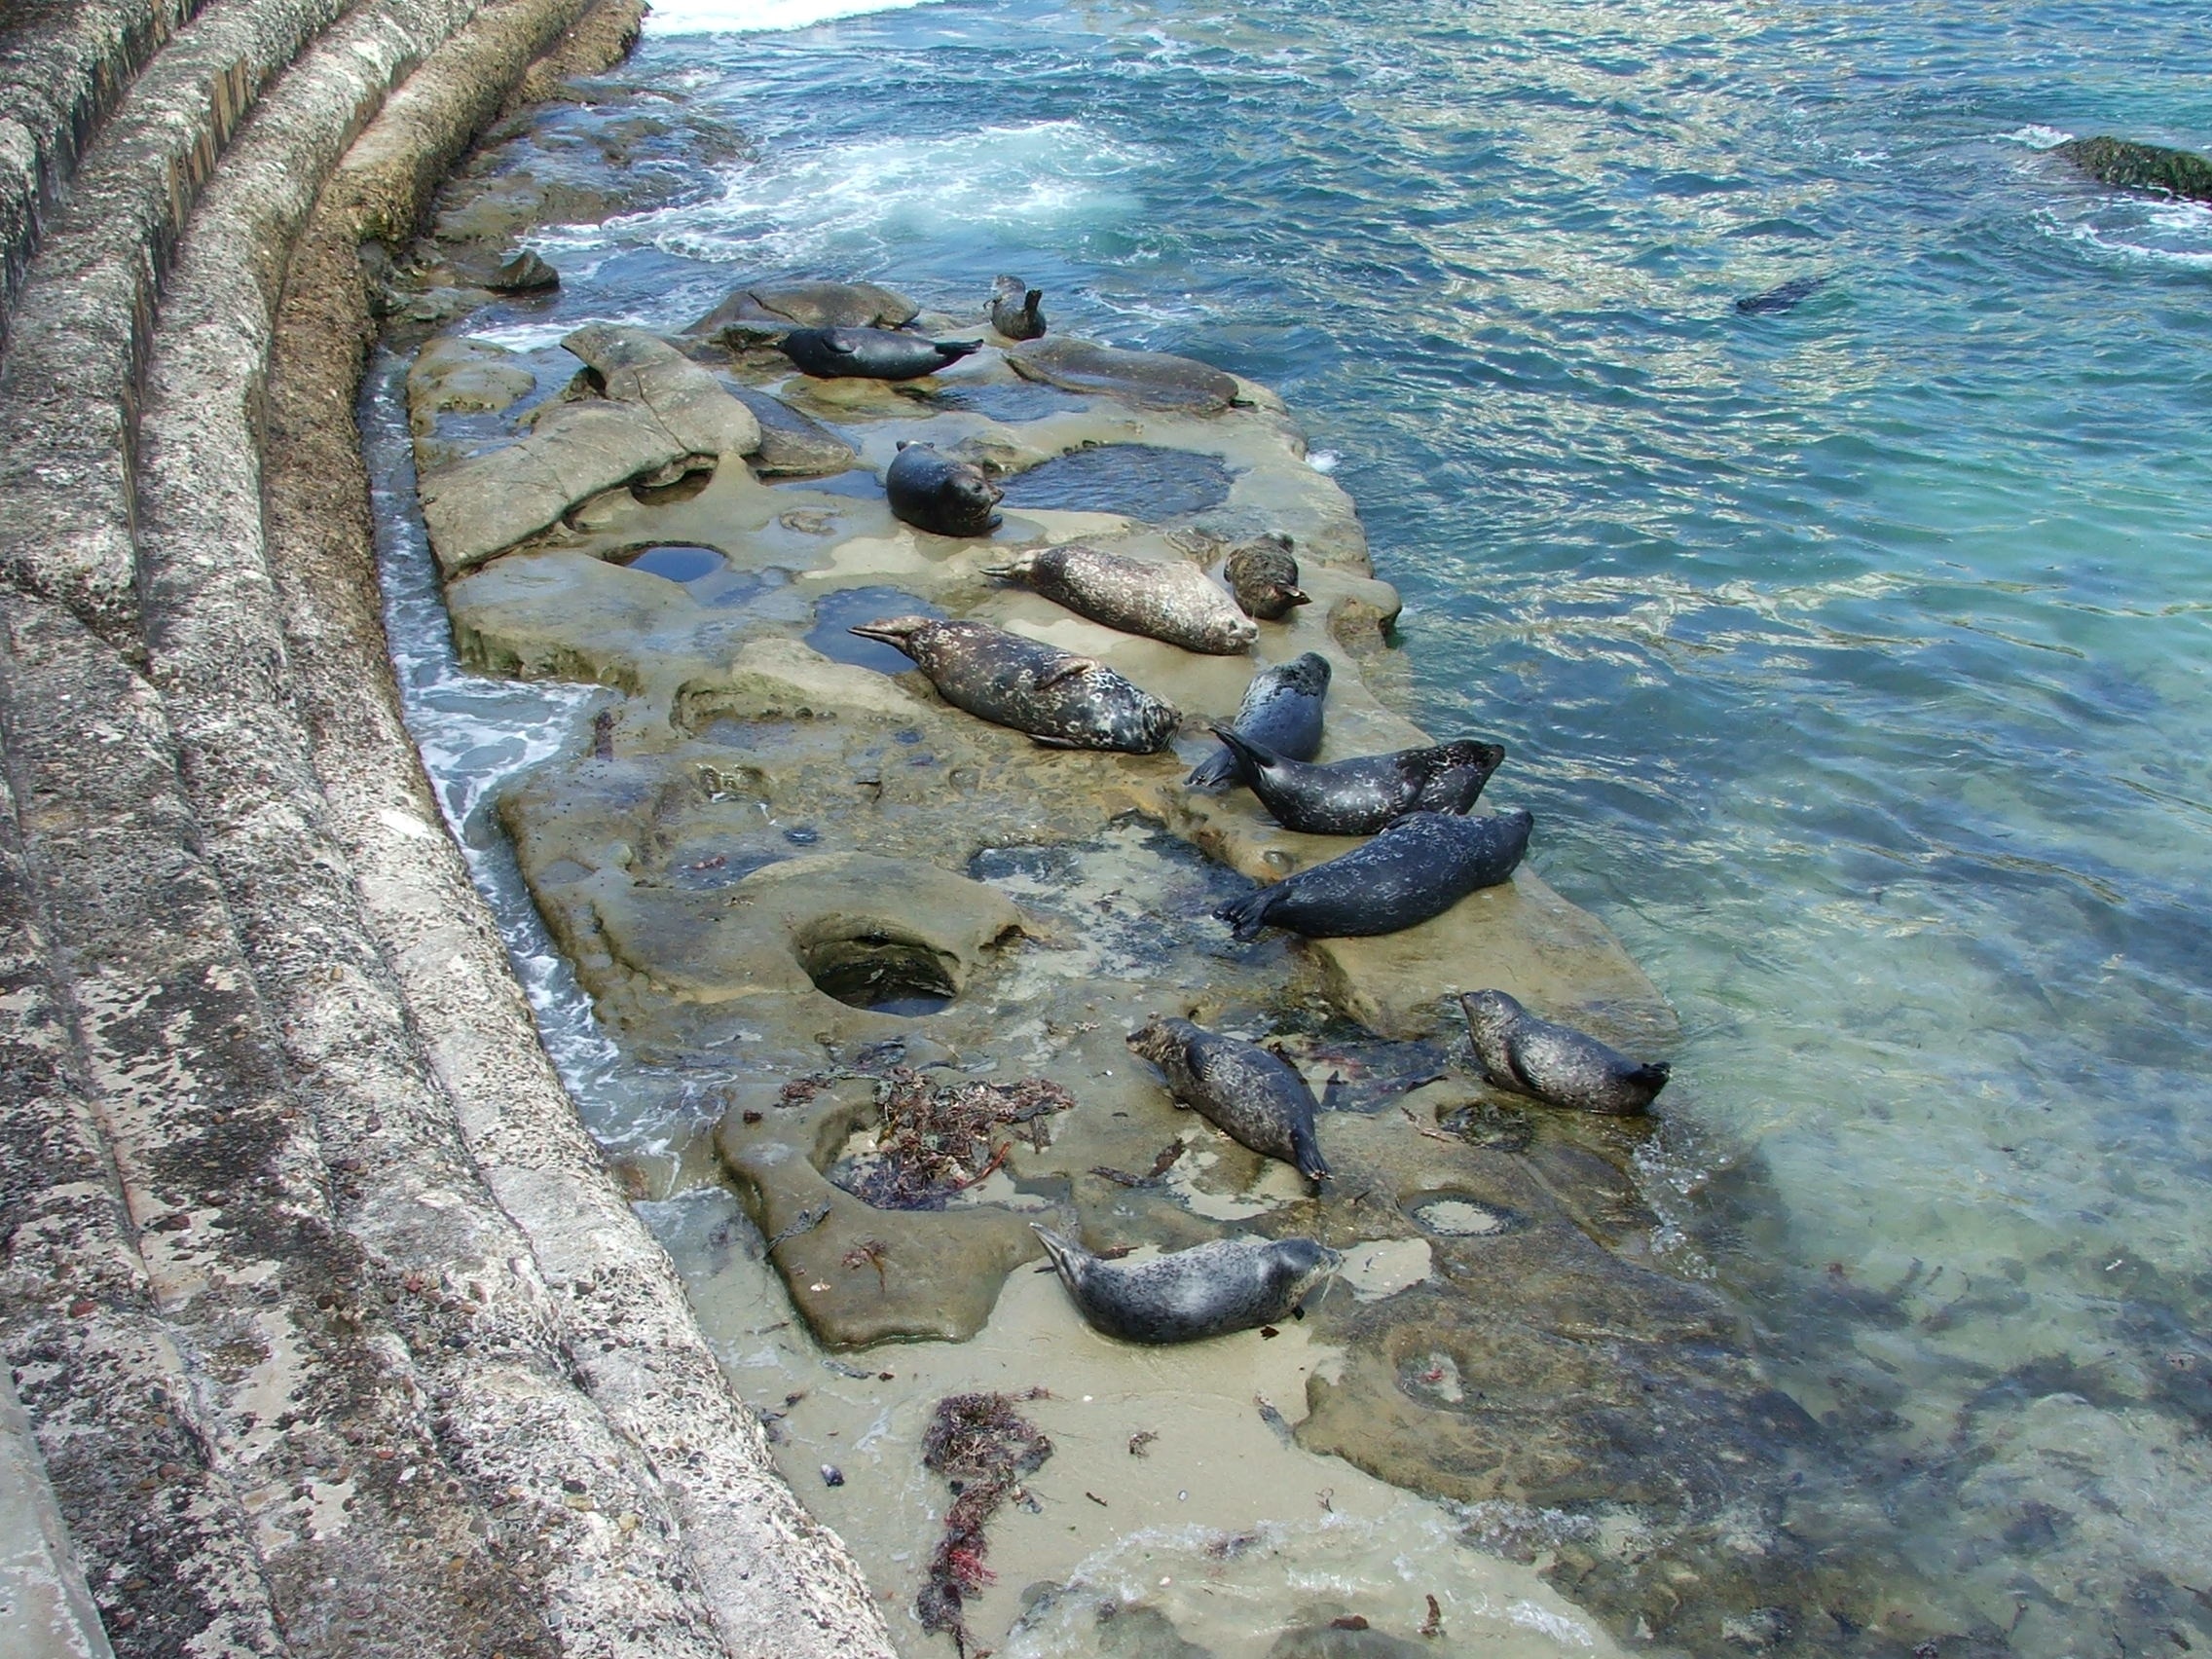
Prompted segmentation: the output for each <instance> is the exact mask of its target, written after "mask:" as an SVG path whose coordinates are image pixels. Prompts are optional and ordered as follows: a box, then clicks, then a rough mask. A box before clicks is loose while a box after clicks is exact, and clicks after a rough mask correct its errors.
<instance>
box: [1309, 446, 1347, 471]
mask: <svg viewBox="0 0 2212 1659" xmlns="http://www.w3.org/2000/svg"><path fill="white" fill-rule="evenodd" d="M1344 459H1345V458H1344V457H1343V456H1341V455H1339V454H1338V453H1337V452H1336V451H1335V450H1315V451H1314V452H1313V453H1312V454H1311V455H1309V456H1308V457H1307V458H1306V464H1307V465H1308V466H1310V467H1311V468H1312V469H1313V470H1314V471H1315V472H1321V473H1328V472H1334V471H1336V469H1337V468H1338V467H1339V466H1341V465H1343V464H1344Z"/></svg>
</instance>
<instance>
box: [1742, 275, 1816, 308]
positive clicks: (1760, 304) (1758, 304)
mask: <svg viewBox="0 0 2212 1659" xmlns="http://www.w3.org/2000/svg"><path fill="white" fill-rule="evenodd" d="M1827 285H1828V279H1827V278H1826V277H1825V276H1792V277H1790V278H1789V280H1788V281H1787V282H1785V283H1783V284H1782V285H1781V286H1779V287H1774V288H1769V289H1768V290H1767V291H1766V292H1765V293H1763V294H1747V295H1745V296H1744V298H1742V299H1740V300H1738V301H1737V302H1736V309H1737V310H1738V311H1740V312H1742V313H1744V314H1745V315H1746V316H1757V315H1758V314H1759V313H1762V312H1786V311H1795V310H1796V309H1797V308H1798V307H1799V306H1800V305H1802V304H1803V303H1804V302H1805V301H1807V300H1809V299H1811V298H1812V297H1813V296H1814V295H1815V294H1817V293H1819V292H1820V291H1821V290H1822V289H1823V288H1825V287H1826V286H1827Z"/></svg>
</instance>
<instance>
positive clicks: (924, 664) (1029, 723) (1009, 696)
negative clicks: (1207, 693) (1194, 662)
mask: <svg viewBox="0 0 2212 1659" xmlns="http://www.w3.org/2000/svg"><path fill="white" fill-rule="evenodd" d="M848 632H850V633H854V634H858V635H859V636H860V637H861V638H862V639H864V640H879V641H881V642H882V643H883V644H884V645H891V646H893V647H895V648H896V649H898V650H902V651H903V652H905V653H906V655H908V656H909V657H912V658H913V659H914V665H915V666H916V667H917V668H919V669H920V670H921V671H922V673H923V674H925V675H927V676H928V677H929V682H930V683H931V684H932V685H935V686H936V687H937V689H938V694H939V695H940V696H941V697H942V698H943V699H944V700H945V701H946V702H947V703H950V704H951V705H952V706H953V707H954V708H956V709H965V710H967V711H968V713H970V714H972V715H974V716H976V717H977V719H986V720H989V721H990V722H991V723H992V724H993V725H1003V726H1011V727H1013V728H1014V730H1015V731H1018V732H1025V733H1027V734H1028V735H1029V736H1030V737H1032V738H1034V739H1035V740H1036V741H1037V742H1039V743H1042V744H1045V745H1046V746H1048V747H1049V748H1053V749H1113V750H1119V751H1121V752H1122V753H1123V754H1125V755H1157V754H1158V753H1159V752H1160V751H1161V750H1162V749H1165V748H1166V747H1167V740H1168V739H1169V738H1170V737H1172V736H1174V734H1175V728H1176V726H1178V725H1179V724H1181V723H1182V719H1183V717H1182V716H1181V715H1179V714H1178V713H1176V711H1175V708H1174V706H1173V705H1172V704H1169V703H1163V702H1161V700H1160V699H1159V698H1158V697H1155V696H1154V695H1153V694H1152V693H1151V692H1149V691H1146V690H1143V689H1142V688H1140V687H1138V686H1135V685H1132V684H1130V683H1129V682H1127V681H1126V680H1124V679H1123V678H1122V677H1121V676H1120V675H1118V674H1116V673H1115V672H1114V671H1113V670H1112V669H1110V668H1108V667H1106V666H1105V664H1103V663H1099V662H1093V661H1092V660H1091V659H1090V658H1089V657H1086V656H1077V655H1075V654H1074V653H1073V652H1070V651H1063V650H1060V649H1058V648H1057V647H1055V646H1052V645H1040V644H1038V642H1037V641H1035V640H1025V639H1023V638H1021V636H1020V635H1018V634H1009V633H1007V632H1005V631H1004V630H1003V629H999V628H993V627H992V626H990V624H988V623H987V622H957V621H955V622H946V621H940V620H939V619H938V618H936V617H932V616H893V617H890V618H887V619H886V620H884V621H881V622H863V623H861V624H859V625H858V626H857V627H854V628H852V629H849V630H848Z"/></svg>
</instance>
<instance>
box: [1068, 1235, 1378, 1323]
mask: <svg viewBox="0 0 2212 1659" xmlns="http://www.w3.org/2000/svg"><path fill="white" fill-rule="evenodd" d="M1031 1225H1032V1226H1035V1225H1036V1224H1035V1223H1031ZM1037 1236H1038V1237H1039V1238H1041V1239H1043V1240H1044V1241H1045V1253H1046V1254H1047V1255H1049V1256H1051V1259H1052V1266H1053V1268H1054V1269H1055V1270H1056V1271H1057V1272H1058V1273H1059V1275H1060V1282H1061V1283H1062V1284H1064V1285H1065V1286H1067V1292H1068V1296H1069V1298H1070V1300H1072V1301H1073V1302H1074V1303H1075V1305H1076V1308H1077V1309H1078V1310H1079V1311H1080V1312H1081V1313H1082V1314H1083V1316H1084V1318H1086V1319H1088V1321H1089V1322H1090V1324H1091V1325H1092V1326H1093V1327H1094V1328H1095V1329H1097V1330H1100V1331H1103V1332H1104V1333H1105V1334H1106V1335H1107V1336H1110V1337H1120V1338H1121V1339H1122V1340H1123V1341H1124V1342H1131V1343H1190V1342H1197V1341H1198V1340H1199V1339H1200V1338H1202V1337H1219V1336H1226V1335H1227V1334H1228V1333H1229V1332H1231V1331H1248V1330H1250V1329H1251V1328H1252V1327H1253V1326H1255V1325H1268V1324H1272V1323H1274V1322H1275V1321H1276V1320H1278V1319H1283V1318H1287V1317H1288V1316H1289V1315H1290V1313H1291V1312H1292V1310H1293V1309H1296V1308H1297V1307H1298V1305H1299V1304H1300V1303H1301V1302H1303V1301H1304V1300H1305V1299H1306V1296H1307V1293H1308V1292H1309V1291H1310V1290H1311V1289H1312V1288H1313V1287H1314V1286H1315V1285H1316V1284H1318V1283H1320V1281H1321V1280H1322V1279H1323V1278H1325V1277H1326V1276H1327V1275H1328V1274H1330V1273H1332V1272H1335V1271H1336V1270H1337V1268H1338V1267H1339V1266H1341V1265H1342V1264H1343V1262H1344V1258H1343V1257H1342V1256H1340V1255H1338V1254H1337V1252H1336V1251H1334V1250H1332V1249H1330V1248H1329V1247H1328V1246H1327V1245H1325V1244H1320V1243H1317V1242H1315V1241H1314V1240H1313V1239H1310V1238H1273V1239H1264V1238H1222V1239H1216V1240H1215V1241H1214V1242H1213V1243H1211V1244H1200V1245H1198V1247H1196V1248H1195V1249H1190V1250H1177V1251H1175V1252H1173V1253H1172V1254H1170V1255H1165V1256H1157V1257H1155V1258H1153V1259H1152V1260H1151V1261H1149V1262H1109V1261H1104V1260H1102V1259H1100V1258H1099V1257H1097V1256H1094V1255H1092V1254H1091V1253H1090V1252H1089V1251H1088V1250H1086V1249H1085V1248H1084V1247H1083V1246H1082V1245H1080V1244H1078V1243H1076V1242H1075V1241H1074V1240H1073V1239H1069V1238H1063V1237H1061V1236H1060V1235H1058V1234H1057V1233H1054V1232H1052V1231H1051V1229H1050V1228H1046V1227H1038V1228H1037Z"/></svg>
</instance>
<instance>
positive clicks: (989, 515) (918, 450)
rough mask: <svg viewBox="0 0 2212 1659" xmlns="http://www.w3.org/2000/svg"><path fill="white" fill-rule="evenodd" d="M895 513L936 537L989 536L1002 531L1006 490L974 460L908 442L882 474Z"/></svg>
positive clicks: (886, 492)
mask: <svg viewBox="0 0 2212 1659" xmlns="http://www.w3.org/2000/svg"><path fill="white" fill-rule="evenodd" d="M883 493H884V495H885V496H886V497H888V498H890V501H891V514H892V516H893V517H894V518H897V519H902V520H903V521H904V522H906V523H907V524H910V525H912V526H913V527H914V528H915V529H916V530H926V531H928V532H929V533H930V534H931V535H990V534H991V532H992V531H994V530H996V529H998V527H999V515H998V512H997V507H998V504H999V502H1000V500H1001V499H1002V498H1004V497H1005V495H1006V492H1005V491H1004V490H1002V489H1000V488H999V487H998V486H997V485H996V484H993V483H992V482H991V481H990V480H989V479H988V478H986V477H984V476H983V469H982V468H981V467H979V466H977V465H976V464H975V463H974V462H972V461H954V460H953V459H952V458H951V457H950V456H948V455H940V454H939V453H938V452H937V451H936V450H934V449H932V448H930V446H929V445H928V444H917V443H915V442H913V441H912V440H910V439H909V440H906V441H903V442H902V443H901V444H900V445H899V453H898V454H897V455H896V456H894V457H893V458H892V460H891V465H890V467H889V468H888V469H887V470H886V471H885V472H884V474H883Z"/></svg>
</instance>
